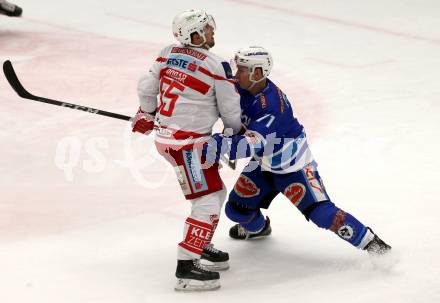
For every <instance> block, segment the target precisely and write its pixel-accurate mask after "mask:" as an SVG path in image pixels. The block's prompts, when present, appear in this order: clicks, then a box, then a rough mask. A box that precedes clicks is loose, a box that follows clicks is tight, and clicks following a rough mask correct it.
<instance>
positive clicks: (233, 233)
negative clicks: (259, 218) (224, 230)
mask: <svg viewBox="0 0 440 303" xmlns="http://www.w3.org/2000/svg"><path fill="white" fill-rule="evenodd" d="M271 233H272V228H271V227H270V220H269V217H267V216H266V222H265V223H264V227H263V229H262V230H260V231H258V232H251V231H248V230H246V229H245V228H244V227H243V226H241V225H240V224H235V225H234V226H232V227H231V229H229V236H230V237H231V238H234V239H238V240H247V239H254V238H262V237H267V236H269V235H270V234H271Z"/></svg>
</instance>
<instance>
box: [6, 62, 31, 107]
mask: <svg viewBox="0 0 440 303" xmlns="http://www.w3.org/2000/svg"><path fill="white" fill-rule="evenodd" d="M3 73H4V74H5V76H6V79H7V80H8V82H9V84H10V85H11V87H12V88H13V89H14V90H15V92H16V93H17V94H18V95H19V96H20V97H22V98H25V99H32V100H34V98H35V96H34V95H32V94H31V93H29V92H28V91H27V90H25V89H24V87H23V85H21V83H20V80H18V77H17V74H16V73H15V71H14V67H13V66H12V63H11V61H9V60H6V61H5V62H4V63H3Z"/></svg>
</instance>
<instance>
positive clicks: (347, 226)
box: [310, 202, 367, 248]
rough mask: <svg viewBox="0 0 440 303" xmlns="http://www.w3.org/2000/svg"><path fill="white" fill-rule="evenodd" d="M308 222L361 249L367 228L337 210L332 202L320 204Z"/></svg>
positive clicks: (350, 216)
mask: <svg viewBox="0 0 440 303" xmlns="http://www.w3.org/2000/svg"><path fill="white" fill-rule="evenodd" d="M310 220H312V221H313V223H315V224H316V225H318V226H319V227H321V228H325V229H329V230H331V231H333V232H334V233H336V234H337V235H338V236H339V237H340V238H342V239H343V240H345V241H347V242H349V243H350V244H352V245H353V246H356V247H359V248H363V247H362V246H365V244H364V243H363V242H365V241H363V240H364V238H366V235H367V228H366V226H365V225H363V224H362V223H361V222H359V221H358V220H357V219H356V218H355V217H353V216H352V215H351V214H349V213H347V212H345V211H343V210H341V209H339V208H337V207H336V206H335V205H334V204H333V203H332V202H321V203H320V205H318V206H317V207H316V208H315V209H314V210H313V211H312V212H311V214H310Z"/></svg>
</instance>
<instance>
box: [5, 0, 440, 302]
mask: <svg viewBox="0 0 440 303" xmlns="http://www.w3.org/2000/svg"><path fill="white" fill-rule="evenodd" d="M14 2H16V3H17V4H19V5H20V6H22V7H23V9H24V15H23V18H21V19H12V18H7V17H5V16H0V59H1V61H2V62H3V61H4V60H6V59H10V60H11V61H12V62H13V64H14V66H15V68H16V70H17V73H18V75H19V77H20V78H21V80H22V82H23V84H24V86H25V87H27V88H28V89H29V90H30V91H31V92H32V93H34V94H37V95H42V96H46V97H50V98H55V99H60V100H65V101H69V102H73V103H79V104H83V105H87V106H91V107H95V108H101V109H105V110H109V111H114V112H118V113H122V114H126V115H133V114H134V112H135V111H136V109H137V106H138V101H137V95H136V84H137V79H138V77H139V76H140V75H141V74H142V73H143V72H145V71H146V70H147V69H148V67H149V65H150V64H151V63H152V62H153V61H154V60H155V58H156V55H157V53H158V51H159V50H160V49H161V48H162V47H164V46H166V45H167V44H169V43H171V42H173V37H172V34H171V29H170V24H171V20H172V18H173V17H174V15H175V14H176V13H178V12H179V11H181V10H184V9H188V8H203V9H206V10H207V11H208V12H209V13H212V14H213V15H214V17H215V19H216V22H217V32H216V35H215V37H216V43H217V44H216V46H215V48H213V52H215V53H217V54H219V55H221V56H223V57H225V58H231V57H232V56H233V53H234V51H236V50H237V49H238V48H240V47H244V46H247V45H262V46H265V47H266V48H268V49H269V50H270V51H271V52H272V55H273V57H274V60H275V65H274V69H273V73H272V76H271V79H273V80H274V81H275V82H276V83H277V84H278V85H279V86H280V87H281V89H282V90H283V91H284V92H285V93H286V94H287V95H288V96H289V99H290V101H291V102H292V103H293V107H294V110H295V112H296V114H297V116H298V117H299V119H300V121H301V122H302V124H303V125H304V126H305V127H306V130H307V134H308V137H309V140H310V143H311V147H312V151H313V153H314V156H315V158H316V159H317V161H318V163H319V170H320V174H321V176H322V177H323V179H324V182H325V184H326V188H327V191H328V192H329V194H330V196H331V197H332V200H333V201H334V202H335V203H336V204H337V205H338V206H339V207H341V208H343V209H345V210H347V211H349V212H351V213H352V214H354V215H355V216H356V217H358V218H359V219H360V220H361V221H362V222H363V223H365V224H366V225H368V226H371V227H372V228H373V229H374V231H375V232H377V233H378V234H379V235H380V236H381V237H382V238H383V239H384V240H386V241H387V242H388V243H389V244H391V245H392V246H393V249H394V256H395V258H396V259H397V260H398V263H397V264H396V265H395V266H394V267H392V268H391V269H389V268H388V269H385V268H384V267H377V266H374V265H373V264H372V263H371V261H370V259H369V258H368V256H367V255H366V253H365V252H363V251H358V250H356V249H354V248H352V247H351V246H350V245H348V244H347V243H345V242H343V241H342V240H340V239H338V238H337V237H336V236H335V235H334V234H332V233H331V232H328V231H325V230H321V229H318V228H317V227H316V226H315V225H313V224H312V223H309V222H307V221H306V220H304V217H303V216H302V215H301V214H300V213H299V212H298V211H297V210H296V209H295V208H294V207H293V206H292V205H291V203H290V202H289V201H287V199H285V198H283V197H281V196H279V197H277V198H276V200H275V201H274V202H273V204H272V206H271V209H269V210H268V211H267V212H266V214H268V215H269V216H270V217H271V219H272V227H273V234H272V236H271V237H270V238H268V239H265V240H261V241H247V242H236V241H232V240H231V239H229V238H228V235H227V231H228V229H229V227H230V226H231V224H232V222H230V221H229V220H228V219H227V218H225V217H224V216H223V220H222V221H220V225H219V228H218V230H217V233H216V235H215V237H214V243H215V244H216V246H217V247H219V248H221V249H224V250H227V251H228V252H229V253H230V256H231V262H230V263H231V269H230V270H229V271H227V272H225V273H223V274H222V275H221V277H222V278H221V283H222V288H221V289H220V290H218V291H215V292H208V293H194V294H184V293H176V292H175V291H174V290H173V287H174V283H175V279H174V270H175V265H176V261H175V254H176V244H177V243H178V242H179V241H180V238H181V232H182V231H181V230H182V225H183V221H184V219H185V218H186V216H187V215H188V212H189V203H188V202H186V201H185V200H184V199H183V196H182V195H181V193H180V189H179V187H178V183H177V181H176V180H175V177H174V175H173V171H172V169H171V168H170V167H169V166H168V165H167V164H166V163H164V161H163V160H162V159H161V158H160V156H159V155H158V154H157V152H156V151H155V149H154V146H153V138H152V137H142V136H140V135H132V134H131V131H130V127H129V125H128V124H127V123H126V122H124V121H119V120H116V119H110V118H106V117H100V116H96V115H91V114H87V113H82V112H79V111H72V110H68V109H64V108H60V107H55V106H51V105H46V104H41V103H38V102H32V101H27V100H24V99H21V98H19V97H18V96H17V95H16V94H15V93H14V92H13V90H12V89H11V88H10V87H9V85H8V84H7V82H6V79H5V78H4V76H3V75H1V76H0V150H1V157H0V302H2V303H29V302H36V303H55V302H56V303H59V302H62V303H79V302H81V303H86V302H87V303H88V302H90V303H97V302H105V303H116V302H118V303H120V302H124V303H141V302H268V301H270V302H341V301H344V302H345V301H348V302H369V303H370V302H396V303H397V302H398V303H401V302H422V303H424V302H440V258H439V254H440V224H439V219H440V215H439V211H440V206H439V202H440V200H439V195H440V186H439V179H440V171H439V160H438V157H439V154H440V143H439V139H440V99H439V96H440V85H439V83H440V82H439V81H440V17H439V16H440V3H439V2H438V1H435V0H430V1H429V0H400V1H398V0H389V1H378V0H372V1H359V0H354V1H339V0H325V1H324V0H321V1H318V0H310V1H259V0H226V1H167V2H157V1H134V0H126V1H115V0H109V1H97V0H88V1H85V0H79V1H66V0H58V1H55V0H51V1H30V0H14ZM245 163H246V161H243V160H242V161H241V162H240V164H239V166H240V167H243V166H244V165H245ZM221 174H222V177H223V179H224V181H225V183H226V185H227V186H228V188H229V189H230V188H231V187H232V185H233V184H234V182H235V180H236V178H237V177H238V174H239V170H237V171H231V170H229V169H228V168H223V169H222V171H221Z"/></svg>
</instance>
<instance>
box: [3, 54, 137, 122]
mask: <svg viewBox="0 0 440 303" xmlns="http://www.w3.org/2000/svg"><path fill="white" fill-rule="evenodd" d="M3 72H4V74H5V76H6V79H7V80H8V82H9V84H10V85H11V87H12V88H13V89H14V90H15V92H16V93H17V94H18V95H19V96H20V97H22V98H24V99H29V100H34V101H38V102H43V103H48V104H52V105H57V106H62V107H67V108H71V109H76V110H80V111H84V112H88V113H91V114H97V115H101V116H106V117H111V118H116V119H120V120H126V121H130V120H131V119H132V118H131V117H130V116H125V115H121V114H117V113H112V112H107V111H104V110H100V109H96V108H92V107H87V106H82V105H78V104H73V103H68V102H63V101H58V100H54V99H49V98H44V97H40V96H35V95H33V94H31V93H30V92H28V91H27V90H26V89H25V88H24V87H23V85H22V84H21V83H20V80H18V77H17V74H16V73H15V70H14V67H13V66H12V63H11V61H9V60H6V61H5V62H4V63H3Z"/></svg>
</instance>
